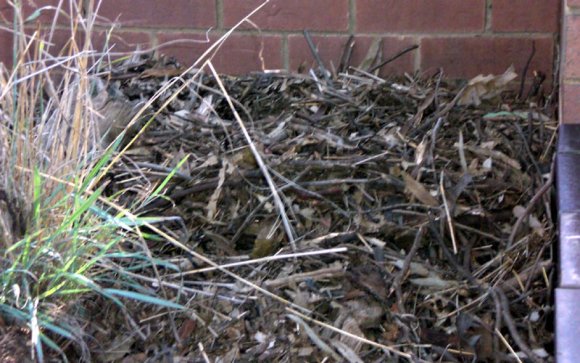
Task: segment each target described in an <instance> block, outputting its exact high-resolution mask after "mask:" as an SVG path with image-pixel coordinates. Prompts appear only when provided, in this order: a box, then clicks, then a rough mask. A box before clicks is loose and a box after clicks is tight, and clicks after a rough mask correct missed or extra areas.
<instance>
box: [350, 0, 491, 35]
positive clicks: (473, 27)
mask: <svg viewBox="0 0 580 363" xmlns="http://www.w3.org/2000/svg"><path fill="white" fill-rule="evenodd" d="M356 23H357V26H356V31H357V32H413V33H415V32H427V33H431V32H478V31H483V28H484V24H485V0H429V1H424V0H405V1H401V0H358V1H357V2H356Z"/></svg>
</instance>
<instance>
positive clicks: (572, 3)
mask: <svg viewBox="0 0 580 363" xmlns="http://www.w3.org/2000/svg"><path fill="white" fill-rule="evenodd" d="M566 4H567V5H568V6H569V7H571V8H578V7H580V0H567V1H566Z"/></svg>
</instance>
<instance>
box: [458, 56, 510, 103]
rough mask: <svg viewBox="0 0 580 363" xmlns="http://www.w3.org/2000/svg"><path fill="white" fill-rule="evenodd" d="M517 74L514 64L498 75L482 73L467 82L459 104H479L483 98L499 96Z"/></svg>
mask: <svg viewBox="0 0 580 363" xmlns="http://www.w3.org/2000/svg"><path fill="white" fill-rule="evenodd" d="M517 76H518V75H517V74H516V72H515V71H514V67H513V65H512V66H510V67H509V68H508V69H507V70H506V71H505V72H504V73H503V74H500V75H498V76H494V75H492V74H488V75H487V76H484V75H482V74H480V75H478V76H476V77H474V78H472V79H471V80H470V81H469V82H468V83H467V87H466V88H465V91H464V92H463V94H462V95H461V97H460V98H459V101H458V102H457V104H458V105H459V106H469V105H473V106H479V105H480V104H481V102H482V101H483V100H488V99H491V98H494V97H497V96H499V95H500V94H501V93H502V92H503V91H504V90H505V89H506V87H507V85H508V84H509V83H510V82H511V81H513V80H514V79H516V77H517Z"/></svg>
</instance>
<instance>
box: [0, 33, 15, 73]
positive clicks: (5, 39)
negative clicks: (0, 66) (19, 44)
mask: <svg viewBox="0 0 580 363" xmlns="http://www.w3.org/2000/svg"><path fill="white" fill-rule="evenodd" d="M0 63H4V65H5V66H6V67H11V66H12V33H10V32H7V31H5V30H1V29H0Z"/></svg>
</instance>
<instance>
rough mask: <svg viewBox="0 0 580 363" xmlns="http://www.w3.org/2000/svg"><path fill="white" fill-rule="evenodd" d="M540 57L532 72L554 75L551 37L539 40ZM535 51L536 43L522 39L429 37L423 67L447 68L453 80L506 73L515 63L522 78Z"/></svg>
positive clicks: (423, 45)
mask: <svg viewBox="0 0 580 363" xmlns="http://www.w3.org/2000/svg"><path fill="white" fill-rule="evenodd" d="M535 42H536V55H535V56H534V58H533V60H532V63H531V65H530V68H529V72H531V71H533V70H539V71H542V72H544V73H546V74H547V76H550V75H551V71H552V62H553V50H552V49H553V47H554V43H553V40H552V39H551V38H539V39H535ZM531 49H532V40H530V39H521V38H504V37H501V38H495V37H490V38H427V39H424V40H423V42H422V45H421V68H422V69H423V70H424V71H430V70H432V71H434V70H436V69H438V68H439V67H443V68H444V71H445V75H446V76H448V77H452V78H469V77H473V76H475V75H477V74H487V73H494V74H500V73H503V72H504V71H505V70H506V69H507V68H508V67H509V66H510V65H511V64H513V65H514V66H515V68H516V72H517V73H518V74H519V75H521V72H522V68H523V67H524V65H525V63H526V61H527V59H528V57H529V54H530V52H531Z"/></svg>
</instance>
